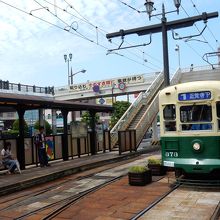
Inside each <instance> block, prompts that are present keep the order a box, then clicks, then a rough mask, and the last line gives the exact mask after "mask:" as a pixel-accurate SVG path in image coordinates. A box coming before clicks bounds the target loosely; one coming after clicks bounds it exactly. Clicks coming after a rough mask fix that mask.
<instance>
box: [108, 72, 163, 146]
mask: <svg viewBox="0 0 220 220" xmlns="http://www.w3.org/2000/svg"><path fill="white" fill-rule="evenodd" d="M162 83H163V73H162V72H161V73H160V74H159V75H158V76H157V77H156V78H155V80H154V81H153V82H152V84H151V85H150V86H149V87H148V89H147V90H146V92H141V93H140V94H139V95H138V97H137V98H136V99H135V100H134V102H133V103H132V104H131V105H130V107H129V108H128V109H127V111H126V112H125V113H124V114H123V116H122V117H121V118H120V119H119V121H118V122H117V123H116V125H115V126H114V127H113V128H112V129H111V143H112V147H113V146H115V144H116V143H117V141H118V131H119V130H125V129H126V128H127V127H128V126H129V124H130V123H131V121H132V120H133V118H134V117H135V116H136V114H137V113H138V112H139V110H140V108H141V107H142V105H143V104H147V103H148V102H149V101H150V100H151V99H152V98H153V96H154V95H155V91H157V90H158V88H160V86H161V84H162Z"/></svg>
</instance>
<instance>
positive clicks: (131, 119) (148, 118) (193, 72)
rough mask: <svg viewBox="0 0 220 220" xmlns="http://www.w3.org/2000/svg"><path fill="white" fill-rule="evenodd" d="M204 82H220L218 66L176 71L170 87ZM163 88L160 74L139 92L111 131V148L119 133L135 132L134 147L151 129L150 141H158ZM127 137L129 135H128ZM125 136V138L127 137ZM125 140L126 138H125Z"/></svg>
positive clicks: (116, 141)
mask: <svg viewBox="0 0 220 220" xmlns="http://www.w3.org/2000/svg"><path fill="white" fill-rule="evenodd" d="M201 80H202V81H204V80H219V81H220V66H217V67H216V68H215V69H213V68H211V66H203V67H196V68H194V69H192V68H185V69H178V70H177V71H176V72H175V73H174V74H173V75H172V76H171V82H170V84H171V85H175V84H179V83H184V82H191V81H201ZM163 86H164V76H163V72H161V73H160V74H159V75H158V76H157V77H156V79H155V80H154V81H153V82H152V84H151V85H150V86H149V87H148V88H147V89H146V91H145V92H141V93H140V94H139V96H138V97H137V98H136V99H135V100H134V102H133V103H132V104H131V105H130V107H129V108H128V109H127V111H126V112H125V113H124V115H123V116H122V117H121V119H120V120H119V121H118V122H117V124H116V125H115V126H114V127H113V128H112V130H111V142H112V147H114V146H115V145H116V144H117V143H118V139H119V137H118V133H119V132H120V131H126V130H127V131H129V130H135V131H136V135H135V142H136V147H137V146H138V145H139V144H140V143H141V141H142V139H143V137H144V135H145V134H146V132H147V131H148V130H149V129H150V128H151V127H152V128H153V137H152V141H153V142H155V141H158V139H159V138H158V134H157V131H158V129H157V120H156V119H157V114H158V112H159V91H160V89H162V88H163ZM128 136H129V135H128ZM128 136H127V137H128ZM125 138H126V137H125Z"/></svg>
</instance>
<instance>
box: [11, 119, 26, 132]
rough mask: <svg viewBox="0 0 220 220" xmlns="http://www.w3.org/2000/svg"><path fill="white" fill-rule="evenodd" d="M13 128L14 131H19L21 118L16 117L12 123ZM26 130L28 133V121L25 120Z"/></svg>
mask: <svg viewBox="0 0 220 220" xmlns="http://www.w3.org/2000/svg"><path fill="white" fill-rule="evenodd" d="M12 130H13V131H14V133H16V132H17V131H19V119H16V120H15V121H14V123H13V125H12ZM24 132H25V133H27V132H28V125H27V123H26V121H25V120H24Z"/></svg>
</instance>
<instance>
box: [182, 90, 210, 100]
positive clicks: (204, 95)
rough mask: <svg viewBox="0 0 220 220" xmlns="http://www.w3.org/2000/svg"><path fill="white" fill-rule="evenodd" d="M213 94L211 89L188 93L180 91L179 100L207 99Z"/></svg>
mask: <svg viewBox="0 0 220 220" xmlns="http://www.w3.org/2000/svg"><path fill="white" fill-rule="evenodd" d="M211 96H212V93H211V92H210V91H202V92H186V93H179V94H178V100H179V101H193V100H206V99H211Z"/></svg>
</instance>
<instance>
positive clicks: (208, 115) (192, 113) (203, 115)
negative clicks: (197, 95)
mask: <svg viewBox="0 0 220 220" xmlns="http://www.w3.org/2000/svg"><path fill="white" fill-rule="evenodd" d="M180 121H181V122H182V123H183V124H182V130H211V129H212V124H211V123H209V122H211V121H212V108H211V106H209V105H189V106H181V107H180Z"/></svg>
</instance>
